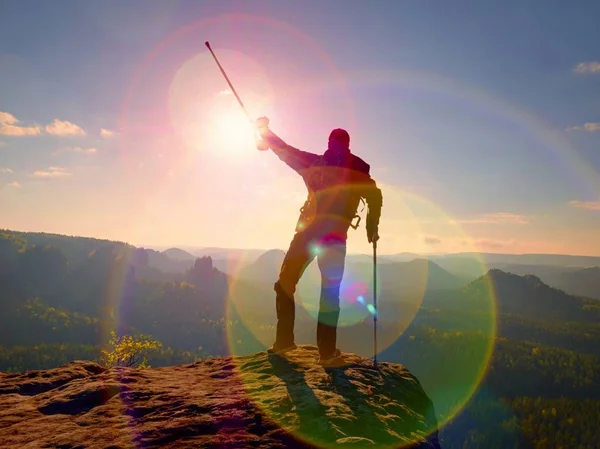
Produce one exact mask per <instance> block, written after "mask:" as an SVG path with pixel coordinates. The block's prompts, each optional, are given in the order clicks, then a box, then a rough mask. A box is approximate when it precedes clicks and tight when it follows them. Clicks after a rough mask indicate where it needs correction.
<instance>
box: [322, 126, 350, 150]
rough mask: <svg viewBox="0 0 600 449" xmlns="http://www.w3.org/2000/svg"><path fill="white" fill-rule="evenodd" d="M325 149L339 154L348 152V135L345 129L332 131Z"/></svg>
mask: <svg viewBox="0 0 600 449" xmlns="http://www.w3.org/2000/svg"><path fill="white" fill-rule="evenodd" d="M327 149H328V150H331V151H335V152H339V153H345V152H348V151H350V134H348V132H347V131H346V130H345V129H341V128H336V129H334V130H333V131H331V133H330V134H329V142H328V143H327Z"/></svg>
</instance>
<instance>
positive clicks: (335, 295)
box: [317, 241, 346, 359]
mask: <svg viewBox="0 0 600 449" xmlns="http://www.w3.org/2000/svg"><path fill="white" fill-rule="evenodd" d="M317 257H318V262H319V269H320V270H321V301H320V307H319V322H318V323H317V345H318V347H319V354H320V356H321V359H327V358H329V357H333V356H335V353H336V349H337V346H336V342H337V325H338V319H339V316H340V284H341V282H342V278H343V276H344V264H345V258H346V242H345V241H336V242H332V243H328V244H324V245H323V247H322V250H321V251H320V252H319V255H318V256H317Z"/></svg>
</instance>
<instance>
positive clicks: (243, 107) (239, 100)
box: [204, 41, 253, 123]
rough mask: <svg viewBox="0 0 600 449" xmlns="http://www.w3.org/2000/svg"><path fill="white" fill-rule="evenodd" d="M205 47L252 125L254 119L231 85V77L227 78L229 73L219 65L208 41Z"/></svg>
mask: <svg viewBox="0 0 600 449" xmlns="http://www.w3.org/2000/svg"><path fill="white" fill-rule="evenodd" d="M204 45H206V48H208V50H209V51H210V54H211V55H212V56H213V58H215V62H216V63H217V65H218V66H219V69H220V70H221V73H222V74H223V76H224V77H225V80H226V81H227V84H229V88H230V89H231V92H233V95H235V98H237V101H238V103H239V104H240V106H241V107H242V109H243V110H244V112H245V113H246V117H248V120H249V121H250V123H253V121H252V119H251V118H250V114H248V111H247V110H246V106H244V103H242V100H241V98H240V96H239V95H238V94H237V92H236V91H235V88H234V87H233V84H231V81H229V77H228V76H227V73H225V70H224V69H223V67H222V66H221V64H220V63H219V60H218V59H217V56H216V55H215V52H214V51H213V49H212V48H210V44H209V43H208V41H206V42H204Z"/></svg>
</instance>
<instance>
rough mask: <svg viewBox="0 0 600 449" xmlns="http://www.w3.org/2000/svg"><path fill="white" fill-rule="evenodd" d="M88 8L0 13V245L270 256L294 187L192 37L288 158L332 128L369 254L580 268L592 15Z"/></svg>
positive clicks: (335, 6)
mask: <svg viewBox="0 0 600 449" xmlns="http://www.w3.org/2000/svg"><path fill="white" fill-rule="evenodd" d="M106 5H107V4H106V3H102V4H95V3H76V2H71V1H62V2H61V1H57V2H52V3H44V2H42V3H38V2H33V1H31V0H30V1H21V2H15V1H4V2H2V3H1V5H0V11H1V14H0V37H1V39H0V42H2V44H0V70H2V74H3V79H4V80H5V82H4V83H2V84H1V85H0V210H1V211H2V212H1V213H0V227H2V228H8V229H14V230H22V231H43V232H51V233H58V234H65V235H81V236H93V237H96V238H106V239H110V240H121V241H127V242H129V243H132V244H141V243H142V242H144V244H148V243H149V242H153V245H155V246H164V247H168V246H177V245H178V244H176V243H173V244H171V242H188V243H187V244H186V245H185V246H194V247H205V246H217V247H229V248H267V249H269V248H281V249H286V248H287V246H288V244H289V241H290V239H291V238H292V235H293V232H294V227H295V224H296V220H297V217H298V211H299V209H300V207H301V206H302V204H303V202H304V199H305V197H306V192H305V186H304V183H303V182H302V179H301V178H300V177H299V176H298V175H297V174H296V173H294V172H293V171H292V170H291V169H290V168H289V167H287V166H285V165H284V164H283V163H282V162H281V161H280V160H278V158H277V157H276V156H275V155H274V154H273V153H272V152H270V151H268V152H259V151H257V150H256V149H255V147H254V142H253V138H252V135H251V130H250V129H249V127H248V124H247V122H246V121H245V119H244V116H243V113H242V112H241V110H240V108H239V106H238V105H237V103H236V102H235V99H234V98H233V95H232V94H231V91H229V90H228V88H227V84H226V82H225V80H224V79H223V77H222V75H221V73H220V72H219V70H218V68H217V67H216V65H215V63H214V61H213V60H212V58H211V56H210V53H208V51H207V49H206V48H205V47H204V45H203V44H204V42H205V41H207V40H208V41H210V42H211V45H212V47H213V49H214V50H215V52H216V54H217V55H218V57H219V59H220V61H221V63H222V64H223V66H224V68H225V69H226V70H227V72H228V74H229V76H230V78H231V80H232V82H233V83H234V85H235V86H236V89H238V90H239V94H240V96H241V97H242V99H243V101H244V103H245V104H246V106H247V107H248V109H249V111H250V114H251V115H252V116H253V117H258V116H261V115H267V116H269V117H270V118H271V126H272V128H273V130H274V131H275V132H276V133H278V134H279V135H280V136H281V137H282V138H283V139H285V140H286V141H288V142H289V143H290V144H291V145H294V146H296V147H299V148H301V149H303V150H307V151H311V152H316V153H321V152H323V150H324V147H325V146H326V139H327V135H328V133H329V132H330V130H331V129H333V128H337V127H342V128H346V129H347V130H348V131H349V133H350V136H351V149H352V150H353V152H354V153H355V154H357V155H358V156H360V157H362V158H363V159H365V160H366V161H367V162H368V163H369V164H370V165H371V173H372V175H373V177H374V179H375V180H376V181H377V183H378V184H379V185H380V186H381V188H382V190H383V197H384V200H383V211H382V218H381V226H380V235H381V241H380V244H379V253H380V254H382V255H383V254H396V253H399V252H413V253H427V254H431V253H444V254H447V253H458V252H489V253H498V254H572V255H582V256H598V255H600V232H599V231H598V230H599V229H600V194H599V192H600V152H599V151H598V148H599V143H600V140H599V139H600V115H598V104H600V57H599V56H598V51H597V48H596V45H595V44H594V42H598V41H600V28H599V27H598V26H597V23H596V21H595V19H594V18H595V17H598V16H599V15H600V4H597V3H592V2H589V3H587V2H586V7H585V8H573V7H571V6H570V5H568V4H560V3H556V4H555V6H554V7H552V8H548V7H547V6H546V5H542V4H540V5H522V4H521V3H520V2H515V1H509V2H508V3H506V2H504V3H502V4H487V5H485V6H481V7H477V8H469V9H466V10H464V11H463V10H461V9H460V8H456V6H455V5H450V4H437V5H436V6H435V8H433V7H431V6H430V5H428V4H426V3H422V2H418V3H406V2H396V3H392V2H388V3H386V4H385V5H383V4H370V3H355V4H353V6H352V7H351V8H349V7H347V3H345V2H341V1H337V0H332V1H329V2H317V1H307V2H302V3H301V4H287V3H266V2H253V3H252V4H248V3H245V2H240V1H223V2H200V1H198V2H192V1H186V0H181V1H177V2H168V3H160V2H140V1H130V2H127V3H119V2H109V6H106ZM515 11H518V13H517V12H515ZM593 11H596V13H594V12H593ZM332 17H335V20H334V21H333V23H332V21H331V18H332ZM355 30H360V32H358V33H357V32H355ZM559 36H560V37H559ZM361 215H362V216H363V221H362V223H361V227H360V228H359V229H358V230H357V231H352V230H350V233H349V240H348V251H349V252H350V253H360V254H370V252H371V248H370V245H369V243H368V242H367V239H366V232H365V228H364V223H365V220H364V215H365V212H364V211H363V212H362V213H361ZM180 244H181V243H179V245H180Z"/></svg>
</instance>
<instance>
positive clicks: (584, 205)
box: [569, 200, 600, 211]
mask: <svg viewBox="0 0 600 449" xmlns="http://www.w3.org/2000/svg"><path fill="white" fill-rule="evenodd" d="M569 204H570V205H571V206H573V207H578V208H580V209H587V210H598V211H600V201H579V200H573V201H569Z"/></svg>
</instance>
